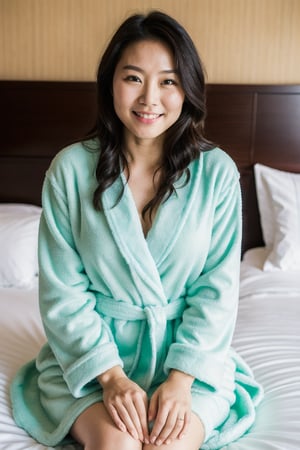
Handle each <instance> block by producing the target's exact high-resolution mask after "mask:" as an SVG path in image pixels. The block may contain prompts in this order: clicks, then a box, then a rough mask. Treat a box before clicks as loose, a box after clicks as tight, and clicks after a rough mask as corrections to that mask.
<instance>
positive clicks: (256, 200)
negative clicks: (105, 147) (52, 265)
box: [0, 81, 300, 450]
mask: <svg viewBox="0 0 300 450" xmlns="http://www.w3.org/2000/svg"><path fill="white" fill-rule="evenodd" d="M0 98H1V106H2V107H1V112H0V114H1V120H0V127H1V143H0V249H1V250H0V252H1V253H0V339H1V356H0V450H4V449H10V450H22V449H24V450H25V449H26V450H38V449H39V450H42V449H45V448H46V447H44V446H43V445H41V444H38V443H37V442H35V441H34V440H33V439H32V438H31V437H29V436H28V435H27V434H26V433H25V431H23V430H22V429H20V428H18V427H17V426H16V425H15V423H14V421H13V419H12V414H11V405H10V400H9V385H10V381H11V379H12V377H13V376H14V374H15V372H16V371H17V369H18V368H19V367H20V366H21V365H22V364H23V363H25V362H26V361H28V360H29V359H31V358H33V357H35V356H36V354H37V352H38V350H39V348H40V346H41V345H42V344H43V342H44V340H45V337H44V333H43V330H42V326H41V321H40V318H39V311H38V300H37V296H38V292H37V261H36V246H37V228H38V220H39V216H40V212H41V207H40V198H41V186H42V181H43V177H44V173H45V170H46V169H47V167H48V165H49V163H50V161H51V159H52V158H53V156H54V155H55V154H56V153H57V152H58V151H59V150H60V149H61V148H62V147H63V146H65V145H67V144H69V143H71V142H73V141H74V140H77V139H79V138H80V137H82V136H83V135H84V134H85V133H86V132H87V131H88V130H89V129H90V128H91V126H92V124H93V118H94V114H95V84H94V83H91V82H82V83H78V82H34V81H32V82H29V81H28V82H22V81H0ZM207 103H208V116H207V121H206V134H207V136H208V137H209V138H210V139H211V140H213V141H214V142H216V143H217V144H218V145H219V146H221V147H222V148H223V149H224V150H226V151H227V152H228V153H229V154H230V155H231V156H232V157H233V159H234V160H235V161H236V164H237V165H238V167H239V170H240V174H241V187H242V196H243V245H242V255H241V283H240V303H239V313H238V319H237V325H236V330H235V334H234V339H233V345H234V347H235V348H236V349H237V350H238V351H239V352H240V354H241V355H242V356H243V357H244V358H245V360H246V361H247V362H248V363H249V364H250V366H251V368H252V370H253V372H254V374H255V376H256V378H257V380H258V381H259V382H261V384H262V385H263V387H264V390H265V396H264V399H263V401H262V403H261V404H260V406H259V408H258V412H257V421H256V423H255V425H254V426H253V428H252V429H251V430H250V431H249V433H248V434H247V435H245V436H244V437H243V438H242V439H240V440H239V441H237V442H234V443H232V444H230V445H229V446H227V447H226V450H245V449H247V450H249V449H256V450H272V449H273V450H275V449H277V450H299V448H300V327H299V322H300V126H299V124H300V86H253V85H251V86H249V85H209V86H208V101H207ZM57 448H59V450H74V449H75V448H77V449H79V448H80V447H79V446H77V447H76V446H72V445H69V446H64V447H57ZM223 450H225V448H224V449H223Z"/></svg>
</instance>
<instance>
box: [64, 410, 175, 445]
mask: <svg viewBox="0 0 300 450" xmlns="http://www.w3.org/2000/svg"><path fill="white" fill-rule="evenodd" d="M71 435H72V436H73V438H74V439H76V441H78V442H79V443H80V444H82V445H83V447H84V450H111V449H122V450H142V448H143V447H142V443H141V442H140V441H137V440H135V439H133V438H132V437H131V436H130V434H129V433H126V432H122V431H120V430H119V429H118V428H117V427H116V425H115V424H114V423H113V421H112V419H111V417H110V415H109V414H108V412H107V410H106V408H105V406H104V404H103V403H95V404H94V405H92V406H90V407H89V408H87V409H86V410H85V411H83V413H82V414H80V416H79V417H78V418H77V420H76V421H75V423H74V425H73V426H72V428H71ZM182 448H183V447H182ZM156 449H157V447H156Z"/></svg>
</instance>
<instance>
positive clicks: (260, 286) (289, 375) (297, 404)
mask: <svg viewBox="0 0 300 450" xmlns="http://www.w3.org/2000/svg"><path fill="white" fill-rule="evenodd" d="M264 251H265V250H264V249H255V250H251V251H250V252H248V253H247V254H246V257H245V259H244V261H243V262H242V266H241V289H240V293H241V294H240V304H239V313H238V319H237V325H236V330H235V334H234V339H233V346H234V347H235V348H236V350H238V352H239V353H240V354H241V355H242V356H243V357H244V359H245V360H246V361H247V362H248V363H249V365H250V366H251V367H252V370H253V372H254V374H255V376H256V378H257V380H258V381H259V382H260V383H261V384H262V385H263V387H264V390H265V397H264V399H263V401H262V403H261V404H260V406H259V408H258V412H257V420H256V423H255V425H254V426H253V427H252V429H251V430H250V432H249V433H248V434H247V435H245V436H244V437H243V438H241V439H240V440H239V441H237V442H234V443H232V444H230V445H228V446H227V447H226V448H224V449H223V450H246V449H247V450H249V449H255V450H275V449H278V450H299V449H300V327H299V318H300V274H299V272H281V271H280V272H270V273H268V272H263V271H262V270H261V267H262V261H263V260H264ZM0 339H1V358H0V449H1V450H4V449H5V450H7V449H9V450H25V449H26V450H43V449H44V450H45V449H46V448H47V447H45V446H43V445H41V444H38V443H37V442H35V441H34V440H33V439H32V438H30V437H29V436H28V435H27V434H26V432H25V431H24V430H22V429H20V428H18V427H17V426H16V425H15V423H14V421H13V418H12V413H11V405H10V400H9V385H10V381H11V379H12V377H13V375H14V374H15V372H16V371H17V369H18V368H19V367H20V366H21V365H22V364H23V363H25V362H27V361H28V360H30V359H32V358H34V357H35V356H36V354H37V352H38V350H39V348H40V347H41V345H42V344H43V343H44V341H45V336H44V333H43V330H42V325H41V321H40V317H39V311H38V300H37V286H33V287H32V288H31V289H28V290H21V289H12V288H10V289H0ZM79 448H80V446H72V445H68V446H64V447H56V449H58V450H75V449H77V450H78V449H79ZM48 449H49V447H48Z"/></svg>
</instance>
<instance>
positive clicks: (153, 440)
mask: <svg viewBox="0 0 300 450" xmlns="http://www.w3.org/2000/svg"><path fill="white" fill-rule="evenodd" d="M155 441H156V436H153V437H152V438H151V439H150V442H151V444H155Z"/></svg>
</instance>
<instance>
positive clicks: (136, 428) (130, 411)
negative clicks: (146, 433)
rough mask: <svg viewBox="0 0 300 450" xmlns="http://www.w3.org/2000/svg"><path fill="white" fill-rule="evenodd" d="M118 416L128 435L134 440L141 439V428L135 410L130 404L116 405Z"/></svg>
mask: <svg viewBox="0 0 300 450" xmlns="http://www.w3.org/2000/svg"><path fill="white" fill-rule="evenodd" d="M118 414H119V417H120V419H121V420H122V422H123V424H124V425H125V427H126V429H127V431H128V433H129V434H130V435H131V436H132V437H133V438H134V439H136V440H138V439H140V440H142V439H143V433H142V427H141V424H140V420H139V417H138V415H137V412H136V409H135V407H134V405H133V404H132V403H130V404H127V405H125V404H120V405H118Z"/></svg>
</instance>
